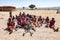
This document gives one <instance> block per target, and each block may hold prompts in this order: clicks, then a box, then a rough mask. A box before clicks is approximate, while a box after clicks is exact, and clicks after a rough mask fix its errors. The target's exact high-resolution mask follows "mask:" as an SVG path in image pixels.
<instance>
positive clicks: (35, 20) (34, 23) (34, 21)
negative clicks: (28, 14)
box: [32, 15, 37, 27]
mask: <svg viewBox="0 0 60 40" xmlns="http://www.w3.org/2000/svg"><path fill="white" fill-rule="evenodd" d="M32 22H33V25H34V26H35V27H37V19H36V16H35V15H33V18H32Z"/></svg>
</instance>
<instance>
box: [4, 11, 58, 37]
mask: <svg viewBox="0 0 60 40" xmlns="http://www.w3.org/2000/svg"><path fill="white" fill-rule="evenodd" d="M9 15H10V17H9V18H8V22H7V28H6V29H5V30H8V31H9V34H11V33H12V32H13V30H14V29H15V30H16V31H17V30H18V28H22V29H25V33H26V32H30V29H32V30H33V31H36V30H35V28H36V27H38V28H39V27H41V26H42V25H43V24H46V25H45V27H46V28H51V29H53V30H54V32H58V29H59V28H57V29H55V18H52V19H51V20H50V19H49V17H48V16H47V17H46V18H42V17H41V16H39V17H37V16H35V15H30V14H25V12H23V13H22V12H20V13H19V15H16V16H12V12H10V14H9ZM16 20H17V21H16ZM15 22H16V23H17V24H16V23H15ZM15 25H16V26H15ZM25 33H23V36H24V35H25ZM30 34H31V36H32V34H33V33H32V32H30Z"/></svg>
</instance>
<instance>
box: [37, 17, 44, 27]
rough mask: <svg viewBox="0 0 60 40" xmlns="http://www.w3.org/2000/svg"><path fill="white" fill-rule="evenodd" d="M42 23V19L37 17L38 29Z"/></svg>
mask: <svg viewBox="0 0 60 40" xmlns="http://www.w3.org/2000/svg"><path fill="white" fill-rule="evenodd" d="M42 23H43V20H42V17H41V16H39V18H38V26H39V27H40V26H42Z"/></svg>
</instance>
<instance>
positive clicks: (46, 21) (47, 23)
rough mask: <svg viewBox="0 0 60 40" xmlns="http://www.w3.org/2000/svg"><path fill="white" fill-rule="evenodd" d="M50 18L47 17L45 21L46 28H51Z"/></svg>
mask: <svg viewBox="0 0 60 40" xmlns="http://www.w3.org/2000/svg"><path fill="white" fill-rule="evenodd" d="M49 21H50V20H49V17H48V16H47V17H46V19H45V23H46V26H45V27H48V26H49Z"/></svg>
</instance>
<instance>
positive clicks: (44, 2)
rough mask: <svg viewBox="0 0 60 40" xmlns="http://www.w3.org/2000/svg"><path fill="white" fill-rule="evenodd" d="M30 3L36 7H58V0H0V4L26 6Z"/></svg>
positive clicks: (59, 2)
mask: <svg viewBox="0 0 60 40" xmlns="http://www.w3.org/2000/svg"><path fill="white" fill-rule="evenodd" d="M30 4H34V5H36V7H60V0H0V6H15V7H17V8H19V7H28V6H29V5H30Z"/></svg>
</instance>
